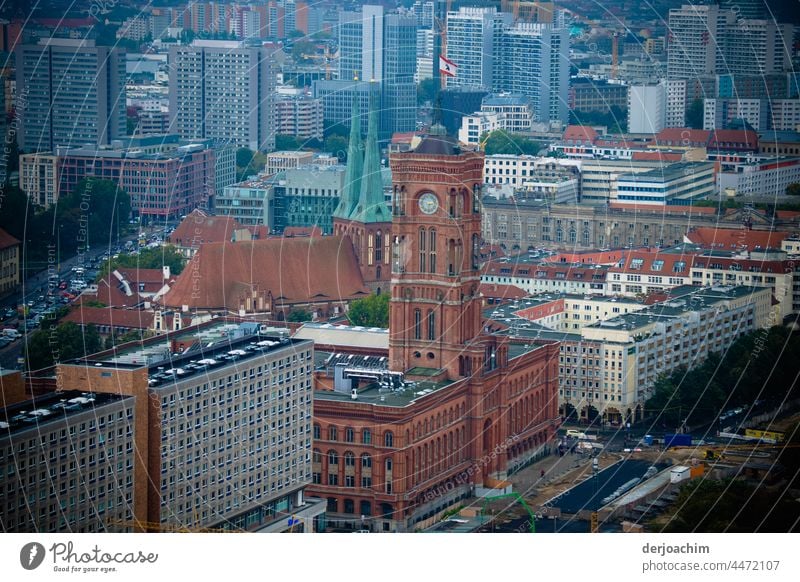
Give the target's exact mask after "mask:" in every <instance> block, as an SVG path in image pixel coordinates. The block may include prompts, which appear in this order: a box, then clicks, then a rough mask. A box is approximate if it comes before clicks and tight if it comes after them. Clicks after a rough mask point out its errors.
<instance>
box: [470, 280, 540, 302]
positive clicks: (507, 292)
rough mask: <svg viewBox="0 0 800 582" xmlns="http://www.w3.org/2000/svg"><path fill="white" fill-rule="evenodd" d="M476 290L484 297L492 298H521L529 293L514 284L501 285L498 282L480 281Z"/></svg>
mask: <svg viewBox="0 0 800 582" xmlns="http://www.w3.org/2000/svg"><path fill="white" fill-rule="evenodd" d="M478 292H479V293H480V294H481V295H483V296H484V297H490V298H492V299H522V298H523V297H527V296H528V295H529V293H528V292H527V291H525V290H524V289H520V288H519V287H517V286H516V285H501V284H498V283H481V284H480V286H479V287H478Z"/></svg>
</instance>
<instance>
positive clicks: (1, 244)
mask: <svg viewBox="0 0 800 582" xmlns="http://www.w3.org/2000/svg"><path fill="white" fill-rule="evenodd" d="M18 244H21V243H20V241H18V240H17V239H16V238H14V237H13V236H11V235H10V234H8V233H7V232H6V231H5V230H3V229H2V228H0V250H2V249H7V248H9V247H13V246H15V245H18Z"/></svg>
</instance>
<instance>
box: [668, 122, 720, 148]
mask: <svg viewBox="0 0 800 582" xmlns="http://www.w3.org/2000/svg"><path fill="white" fill-rule="evenodd" d="M710 136H711V132H710V131H706V130H704V129H689V128H686V127H668V128H666V129H662V130H661V131H660V132H659V133H658V134H657V135H656V144H657V145H659V146H665V145H666V146H677V147H696V146H701V147H705V146H707V145H708V142H709V139H710Z"/></svg>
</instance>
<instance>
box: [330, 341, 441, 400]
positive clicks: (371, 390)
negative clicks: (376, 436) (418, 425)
mask: <svg viewBox="0 0 800 582" xmlns="http://www.w3.org/2000/svg"><path fill="white" fill-rule="evenodd" d="M388 363H389V361H388V358H386V357H382V356H359V355H355V354H347V353H334V352H325V351H316V352H315V353H314V365H315V369H317V370H329V371H332V370H333V369H334V368H335V366H336V365H337V364H346V365H347V367H348V368H351V369H368V370H386V369H388ZM420 372H421V371H417V372H415V373H414V375H415V376H422V375H423V374H422V373H420ZM452 384H453V382H451V381H449V380H448V381H444V382H431V381H417V382H406V383H405V384H404V385H401V386H400V387H399V388H398V389H395V390H390V389H388V388H385V387H381V385H380V384H379V383H378V382H375V381H369V382H367V383H366V384H365V385H364V386H363V387H359V388H358V390H357V396H358V397H357V398H356V399H355V400H353V398H352V396H351V394H350V392H349V391H348V392H346V393H345V392H335V391H333V390H316V391H315V392H314V398H315V399H317V400H333V401H339V402H353V403H356V404H372V405H377V406H394V407H405V406H409V405H410V404H413V403H415V402H417V401H418V400H419V399H421V398H424V397H425V396H428V395H429V394H432V393H434V392H438V391H439V390H441V389H443V388H446V387H448V386H451V385H452Z"/></svg>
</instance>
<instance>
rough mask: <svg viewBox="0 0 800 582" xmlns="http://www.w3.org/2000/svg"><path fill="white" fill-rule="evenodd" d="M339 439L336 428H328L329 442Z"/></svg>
mask: <svg viewBox="0 0 800 582" xmlns="http://www.w3.org/2000/svg"><path fill="white" fill-rule="evenodd" d="M337 438H338V435H337V431H336V427H335V426H329V427H328V440H329V441H335V440H336V439H337Z"/></svg>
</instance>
